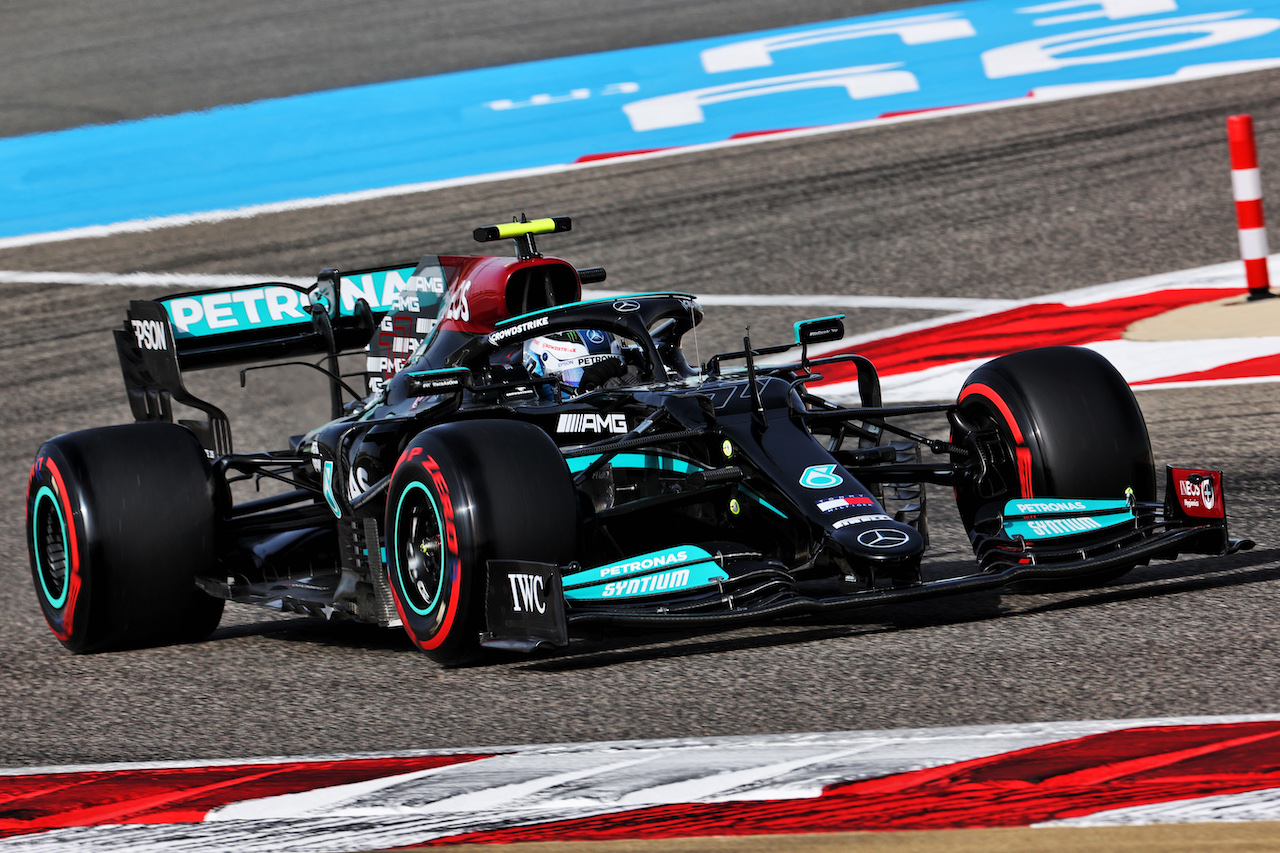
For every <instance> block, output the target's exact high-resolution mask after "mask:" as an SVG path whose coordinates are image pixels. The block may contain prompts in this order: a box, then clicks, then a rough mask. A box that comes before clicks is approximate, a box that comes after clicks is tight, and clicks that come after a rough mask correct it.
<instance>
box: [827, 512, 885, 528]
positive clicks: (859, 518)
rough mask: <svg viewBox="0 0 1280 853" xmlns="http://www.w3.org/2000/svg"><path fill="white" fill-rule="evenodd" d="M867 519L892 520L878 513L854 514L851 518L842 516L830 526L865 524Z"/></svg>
mask: <svg viewBox="0 0 1280 853" xmlns="http://www.w3.org/2000/svg"><path fill="white" fill-rule="evenodd" d="M868 521H893V519H891V518H890V517H889V516H887V515H882V514H879V513H876V514H874V515H855V516H853V517H852V518H842V519H840V520H839V521H837V522H836V523H835V524H833V525H831V526H832V527H834V528H836V529H837V530H839V529H840V528H841V527H848V526H850V525H852V524H866V523H867V522H868Z"/></svg>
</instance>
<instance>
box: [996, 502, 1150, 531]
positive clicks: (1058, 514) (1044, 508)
mask: <svg viewBox="0 0 1280 853" xmlns="http://www.w3.org/2000/svg"><path fill="white" fill-rule="evenodd" d="M1134 518H1135V516H1134V514H1133V507H1132V506H1131V505H1130V503H1129V502H1128V501H1126V500H1091V499H1086V498H1015V499H1014V500H1011V501H1008V502H1007V503H1006V504H1005V506H1004V532H1005V534H1006V535H1008V536H1021V537H1022V538H1024V539H1056V538H1059V537H1062V536H1076V535H1078V534H1081V533H1093V532H1096V531H1098V530H1105V529H1106V528H1108V527H1116V526H1118V525H1122V524H1130V523H1132V522H1133V521H1134Z"/></svg>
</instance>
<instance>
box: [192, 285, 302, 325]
mask: <svg viewBox="0 0 1280 853" xmlns="http://www.w3.org/2000/svg"><path fill="white" fill-rule="evenodd" d="M266 296H267V299H266V301H267V314H268V315H269V316H270V317H271V319H272V320H273V321H274V322H277V323H279V322H282V321H283V320H284V318H285V317H292V318H294V319H295V320H305V319H307V313H306V312H305V311H303V310H302V299H301V298H300V297H299V295H298V291H296V290H290V289H288V288H285V287H273V288H271V289H269V290H267V291H266ZM205 310H206V311H208V309H207V308H206V309H205Z"/></svg>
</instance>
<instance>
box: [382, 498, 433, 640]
mask: <svg viewBox="0 0 1280 853" xmlns="http://www.w3.org/2000/svg"><path fill="white" fill-rule="evenodd" d="M441 529H442V524H441V520H440V511H439V509H438V508H437V507H436V502H435V499H434V498H433V497H432V496H431V493H430V492H429V491H428V490H427V487H426V486H425V485H423V484H422V483H416V482H415V483H410V484H409V485H408V486H407V487H406V488H405V490H404V491H403V492H402V493H401V494H400V501H399V503H398V504H397V505H396V515H395V531H394V539H393V543H392V544H393V547H394V549H395V564H394V565H395V574H396V585H397V587H398V589H399V592H400V594H401V600H402V601H403V602H404V603H405V604H406V605H407V606H408V607H409V609H410V610H412V611H413V612H414V613H416V614H418V615H419V616H429V615H430V614H431V613H432V612H433V611H435V610H437V609H438V608H439V606H440V599H441V593H442V592H443V590H444V574H445V572H444V553H443V547H442V542H441Z"/></svg>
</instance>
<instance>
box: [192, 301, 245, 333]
mask: <svg viewBox="0 0 1280 853" xmlns="http://www.w3.org/2000/svg"><path fill="white" fill-rule="evenodd" d="M200 304H201V305H203V306H204V321H205V322H206V323H207V324H208V325H209V328H210V329H234V328H235V327H236V326H238V325H240V324H239V323H237V322H236V309H235V307H234V306H233V305H232V304H231V294H230V293H209V294H206V295H205V296H202V297H200Z"/></svg>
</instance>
